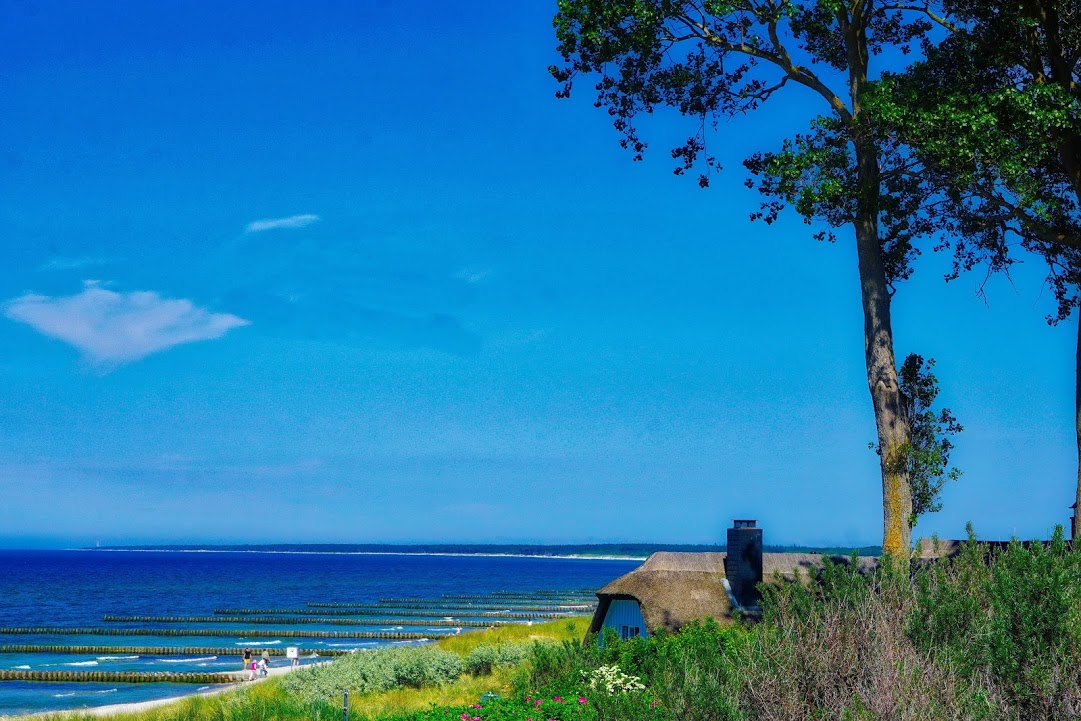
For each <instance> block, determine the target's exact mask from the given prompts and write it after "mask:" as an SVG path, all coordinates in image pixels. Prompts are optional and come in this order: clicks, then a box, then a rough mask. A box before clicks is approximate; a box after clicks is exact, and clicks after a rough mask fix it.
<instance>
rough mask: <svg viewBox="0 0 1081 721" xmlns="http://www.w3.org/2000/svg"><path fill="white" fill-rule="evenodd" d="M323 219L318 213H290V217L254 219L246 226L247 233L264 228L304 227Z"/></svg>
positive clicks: (256, 231) (258, 231) (257, 231)
mask: <svg viewBox="0 0 1081 721" xmlns="http://www.w3.org/2000/svg"><path fill="white" fill-rule="evenodd" d="M319 220H321V218H320V217H319V216H318V215H312V214H311V213H304V214H302V215H290V216H289V217H288V218H266V219H264V220H253V221H252V222H250V223H248V226H247V227H246V228H244V232H246V233H261V232H262V231H264V230H277V229H279V228H303V227H304V226H306V225H311V224H312V223H317V222H319Z"/></svg>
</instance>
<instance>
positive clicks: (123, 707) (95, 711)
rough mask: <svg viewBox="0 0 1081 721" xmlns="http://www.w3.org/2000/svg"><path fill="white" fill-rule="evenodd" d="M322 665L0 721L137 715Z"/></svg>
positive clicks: (285, 668)
mask: <svg viewBox="0 0 1081 721" xmlns="http://www.w3.org/2000/svg"><path fill="white" fill-rule="evenodd" d="M324 663H331V662H330V661H320V662H318V663H314V664H307V665H305V666H279V667H277V668H273V667H272V668H268V669H267V675H266V676H264V677H262V678H256V679H255V680H254V681H246V680H244V679H240V680H235V681H231V682H228V683H226V684H223V685H221V686H219V687H218V688H214V689H210V690H209V691H202V692H196V693H186V694H182V695H180V696H169V697H168V698H156V699H150V700H149V701H131V702H130V703H114V704H107V705H105V706H87V707H84V708H73V709H62V710H58V711H36V712H34V713H31V714H23V715H21V716H4V715H0V721H29V720H30V719H46V718H61V717H65V718H66V717H70V716H101V717H108V716H116V715H118V714H124V713H140V712H142V711H148V710H150V709H153V708H158V707H161V706H168V705H169V704H174V703H177V702H179V701H183V700H184V699H188V698H193V697H196V696H203V697H205V698H209V697H211V696H220V695H222V694H225V693H229V692H230V691H237V690H239V689H242V688H247V687H248V686H250V685H251V684H256V683H262V682H263V681H268V680H269V679H271V678H273V677H275V676H284V675H285V674H287V673H292V672H293V671H297V670H299V669H302V668H311V667H313V666H320V665H322V664H324ZM226 673H232V674H236V675H240V674H245V673H247V672H246V671H228V672H226Z"/></svg>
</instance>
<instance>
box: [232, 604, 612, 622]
mask: <svg viewBox="0 0 1081 721" xmlns="http://www.w3.org/2000/svg"><path fill="white" fill-rule="evenodd" d="M585 610H586V609H583V611H585ZM592 610H593V609H591V608H590V609H588V611H589V612H592ZM472 611H473V609H470V608H462V607H457V608H440V607H433V608H429V609H426V610H418V609H400V608H393V609H391V608H382V607H379V606H376V607H370V606H368V605H367V604H361V605H358V606H339V607H335V608H266V609H262V608H215V609H214V613H215V614H216V615H222V616H262V615H279V614H281V615H284V614H295V615H297V616H382V617H384V618H385V617H386V615H387V614H390V613H393V614H395V615H397V616H416V617H421V618H432V617H443V616H473V617H478V618H515V619H530V618H550V619H557V618H565V617H566V616H568V615H570V614H571V613H572V612H571V611H566V612H563V613H541V612H539V611H537V612H519V611H483V610H477V611H476V612H472Z"/></svg>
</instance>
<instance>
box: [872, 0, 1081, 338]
mask: <svg viewBox="0 0 1081 721" xmlns="http://www.w3.org/2000/svg"><path fill="white" fill-rule="evenodd" d="M948 7H949V10H950V12H951V13H952V14H953V16H954V18H955V29H954V31H953V32H951V33H949V35H948V36H947V37H946V38H945V39H944V40H943V42H941V43H940V44H939V45H938V46H937V47H933V48H931V47H929V48H927V58H926V60H925V61H922V62H919V63H916V64H914V65H913V66H912V67H911V68H909V69H908V70H907V71H906V72H904V73H901V74H897V75H894V74H890V73H886V74H884V76H883V78H882V80H881V81H880V82H878V83H877V84H876V86H875V87H871V88H868V91H867V93H866V94H865V96H864V100H865V103H866V106H867V108H868V109H869V111H870V112H871V113H872V114H873V115H874V116H875V122H876V124H877V125H878V127H879V128H880V132H881V133H882V134H884V135H890V134H892V136H893V137H895V138H896V139H898V140H899V141H901V142H903V143H904V144H906V145H907V147H908V148H909V151H908V153H907V154H908V156H909V158H910V166H909V168H910V171H909V172H910V173H911V174H912V175H914V176H916V177H917V178H918V180H919V182H920V183H921V184H922V185H923V187H924V190H925V193H926V197H927V201H926V202H925V203H924V206H923V208H922V209H921V215H923V216H924V217H925V218H926V220H927V222H928V223H929V224H930V225H931V226H933V227H934V228H935V229H936V230H937V231H939V232H940V233H941V238H942V240H941V243H940V246H939V247H940V248H941V249H946V248H951V247H952V249H953V252H954V270H953V272H952V273H951V274H950V275H949V276H948V278H955V277H957V275H958V274H959V273H960V272H962V271H967V270H971V269H972V268H974V267H976V266H977V265H981V264H986V266H987V268H988V270H989V271H990V272H1000V271H1002V272H1006V271H1008V270H1009V268H1010V266H1011V265H1012V264H1013V263H1015V262H1017V261H1018V258H1017V257H1016V255H1017V249H1018V247H1020V248H1022V249H1024V250H1028V251H1031V252H1033V253H1035V254H1037V255H1038V256H1039V257H1041V258H1042V259H1043V260H1044V261H1046V263H1047V269H1048V281H1049V283H1050V285H1051V287H1052V289H1053V290H1054V293H1055V298H1056V300H1057V301H1058V310H1057V312H1056V313H1055V314H1053V315H1050V316H1049V318H1048V320H1049V321H1050V322H1052V323H1056V322H1058V321H1061V320H1063V319H1064V318H1066V317H1067V316H1068V315H1069V314H1070V312H1071V309H1072V308H1073V306H1074V305H1076V304H1077V303H1078V296H1077V292H1076V288H1077V285H1078V281H1079V280H1081V162H1079V160H1081V157H1079V156H1078V150H1077V149H1078V148H1079V147H1081V33H1079V31H1078V28H1079V27H1081V22H1078V20H1079V18H1081V11H1079V9H1078V6H1077V3H1076V2H1075V0H1039V1H1038V2H1026V3H986V2H981V1H979V0H952V1H951V2H950V3H948ZM1013 238H1017V239H1020V243H1016V242H1009V241H1010V240H1011V239H1013Z"/></svg>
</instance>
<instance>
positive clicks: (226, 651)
mask: <svg viewBox="0 0 1081 721" xmlns="http://www.w3.org/2000/svg"><path fill="white" fill-rule="evenodd" d="M258 650H259V654H260V655H262V653H263V652H266V653H267V654H268V655H270V656H285V649H284V648H263V647H262V646H260V647H259V649H258ZM300 651H301V653H302V654H312V653H314V654H316V655H318V656H348V655H349V654H351V653H352V651H351V650H349V649H344V648H320V649H314V648H302V649H300ZM0 653H71V654H80V655H94V654H103V655H112V656H117V655H124V656H219V657H220V656H225V657H227V658H228V657H230V656H240V655H241V654H242V653H243V649H242V648H241V647H240V646H231V647H228V648H212V647H209V646H42V645H40V644H6V645H0Z"/></svg>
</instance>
